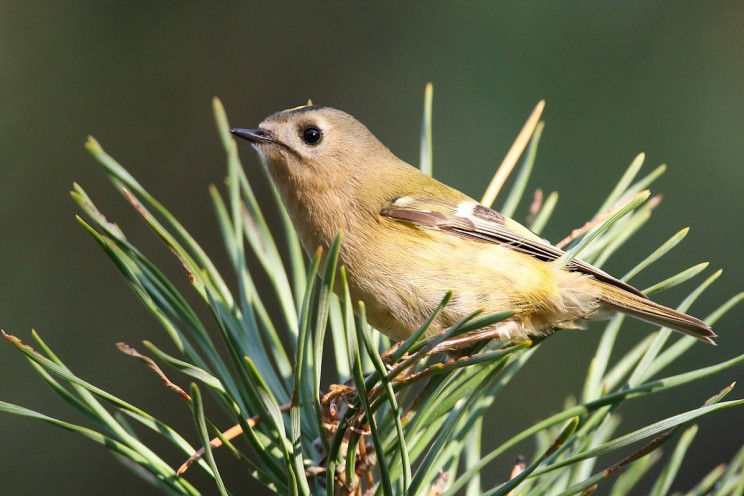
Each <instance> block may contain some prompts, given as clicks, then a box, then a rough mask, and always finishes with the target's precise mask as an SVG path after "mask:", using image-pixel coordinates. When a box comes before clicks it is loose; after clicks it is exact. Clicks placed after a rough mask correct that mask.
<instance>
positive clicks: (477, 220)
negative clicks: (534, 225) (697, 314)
mask: <svg viewBox="0 0 744 496" xmlns="http://www.w3.org/2000/svg"><path fill="white" fill-rule="evenodd" d="M380 214H381V215H383V216H385V217H389V218H391V219H394V220H397V221H401V222H407V223H410V224H415V225H418V226H421V227H425V228H430V229H438V230H441V231H444V232H449V233H452V234H454V235H457V236H462V237H466V238H471V239H475V240H479V241H484V242H489V243H498V244H501V245H504V246H508V247H509V248H511V249H513V250H516V251H519V252H521V253H525V254H527V255H530V256H532V257H535V258H537V259H538V260H542V261H544V262H552V261H555V260H557V259H558V258H560V257H561V256H562V255H564V254H565V252H564V251H563V250H561V249H560V248H557V247H555V246H553V245H551V244H550V243H549V242H548V241H546V240H544V239H542V238H541V237H539V236H538V235H537V234H535V233H533V232H532V231H530V230H529V229H527V228H526V227H524V226H522V225H521V224H519V223H518V222H516V221H514V220H512V219H510V218H508V217H505V216H503V215H502V214H500V213H499V212H497V211H495V210H492V209H490V208H488V207H485V206H483V205H480V204H478V203H476V202H465V203H460V204H452V203H448V202H446V201H442V200H439V199H434V198H415V197H411V196H405V197H400V198H396V199H395V200H394V201H392V202H390V204H389V205H387V206H386V207H385V208H383V209H382V211H381V212H380ZM566 269H567V270H570V271H575V272H582V273H584V274H588V275H591V276H593V277H594V278H595V279H598V280H600V281H602V282H605V283H608V284H611V285H612V286H616V287H618V288H621V289H624V290H625V291H629V292H631V293H633V294H636V295H638V296H643V297H644V298H645V297H646V296H645V295H644V294H643V293H642V292H641V291H639V290H637V289H636V288H634V287H633V286H631V285H629V284H627V283H624V282H623V281H620V280H619V279H616V278H614V277H612V276H611V275H609V274H608V273H606V272H604V271H603V270H600V269H598V268H597V267H594V266H593V265H590V264H588V263H586V262H584V261H582V260H579V259H573V260H571V262H569V263H568V265H566Z"/></svg>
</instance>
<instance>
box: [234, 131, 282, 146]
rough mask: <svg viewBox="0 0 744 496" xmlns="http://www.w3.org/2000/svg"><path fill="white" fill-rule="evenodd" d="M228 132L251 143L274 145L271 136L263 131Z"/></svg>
mask: <svg viewBox="0 0 744 496" xmlns="http://www.w3.org/2000/svg"><path fill="white" fill-rule="evenodd" d="M230 132H231V133H232V134H234V135H235V136H237V137H239V138H243V139H246V140H248V141H250V142H251V143H258V144H261V143H275V141H274V139H273V138H272V137H271V134H270V133H269V132H268V131H267V130H265V129H239V128H234V129H230Z"/></svg>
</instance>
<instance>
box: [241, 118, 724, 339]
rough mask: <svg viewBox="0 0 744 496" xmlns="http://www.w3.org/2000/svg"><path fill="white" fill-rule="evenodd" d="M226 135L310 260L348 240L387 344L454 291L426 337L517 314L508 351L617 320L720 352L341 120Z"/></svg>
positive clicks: (356, 274)
mask: <svg viewBox="0 0 744 496" xmlns="http://www.w3.org/2000/svg"><path fill="white" fill-rule="evenodd" d="M231 132H232V133H233V134H234V135H235V136H239V137H241V138H244V139H246V140H248V141H250V142H251V143H252V144H253V147H254V148H255V149H256V150H258V152H259V153H261V154H262V155H263V156H264V157H265V161H266V164H267V166H268V169H269V173H270V175H271V178H272V180H273V181H274V183H275V184H276V186H277V189H278V190H279V193H280V196H281V198H282V201H283V202H284V204H285V206H286V208H287V211H288V212H289V216H290V218H291V220H292V223H293V224H294V227H295V229H296V230H297V233H298V235H299V238H300V240H301V242H302V245H303V247H304V249H305V251H306V252H307V253H309V254H313V253H315V251H316V250H317V248H318V247H323V248H328V247H329V246H330V245H331V243H332V242H333V240H334V238H335V237H336V235H337V234H338V233H339V231H342V232H343V242H342V246H341V251H340V255H339V263H341V264H342V265H344V266H345V267H346V271H347V278H348V283H349V290H350V293H351V297H352V300H353V301H359V300H361V301H363V302H364V304H365V309H366V317H367V320H368V321H369V323H370V324H371V325H373V326H374V327H375V328H376V329H378V330H379V331H381V332H382V333H384V334H386V335H388V336H390V337H391V338H392V339H395V340H402V339H405V338H406V337H408V336H410V335H411V334H412V333H413V332H415V331H416V330H417V329H418V328H419V327H420V326H421V325H422V323H424V322H425V321H426V320H427V319H428V318H429V317H430V316H431V314H432V313H433V312H434V310H435V309H436V308H437V306H438V305H439V303H440V302H441V300H442V298H443V296H444V295H445V294H446V293H447V292H448V291H450V290H451V291H453V296H452V299H451V301H450V303H449V305H448V306H447V307H446V308H445V310H444V311H443V312H442V313H441V314H440V315H439V316H438V318H437V319H436V320H435V321H434V322H433V323H432V325H431V327H430V330H429V334H432V333H434V332H439V331H442V330H444V329H446V328H448V327H449V326H451V325H453V324H454V323H456V322H457V321H458V320H460V319H462V318H463V317H464V316H466V315H470V314H471V313H472V312H474V311H478V310H482V311H484V312H485V313H496V312H501V311H504V310H515V311H517V313H515V314H514V315H513V316H512V317H511V318H509V319H508V320H507V321H503V322H499V323H497V324H495V325H494V326H495V327H494V328H493V329H491V330H493V331H495V332H494V333H493V334H494V335H495V336H496V337H498V338H499V339H501V340H504V341H511V342H519V341H524V340H527V339H530V338H533V337H542V336H546V335H548V334H551V333H552V332H554V331H555V330H556V329H561V328H576V327H580V322H581V321H583V320H591V319H597V318H602V317H605V316H606V315H608V314H610V313H612V312H622V313H625V314H628V315H630V316H632V317H635V318H638V319H641V320H644V321H647V322H651V323H653V324H657V325H660V326H664V327H669V328H672V329H675V330H677V331H680V332H683V333H685V334H689V335H691V336H694V337H696V338H698V339H700V340H701V341H705V342H707V343H711V344H714V342H713V340H712V338H714V337H716V334H715V333H714V332H713V331H712V330H711V328H710V327H709V326H708V325H707V324H705V323H704V322H702V321H701V320H698V319H696V318H695V317H691V316H689V315H686V314H683V313H681V312H678V311H676V310H672V309H671V308H667V307H665V306H662V305H659V304H657V303H654V302H652V301H650V300H649V299H648V298H647V297H646V296H645V295H644V294H643V293H642V292H641V291H639V290H637V289H635V288H633V287H632V286H630V285H628V284H626V283H624V282H622V281H620V280H618V279H616V278H614V277H612V276H611V275H609V274H607V273H606V272H604V271H602V270H600V269H598V268H596V267H593V266H592V265H589V264H588V263H585V262H582V261H581V260H578V259H574V260H572V261H571V262H570V263H568V264H566V265H565V266H564V264H563V263H561V261H560V260H559V259H560V257H561V255H563V254H564V252H563V251H562V250H560V249H559V248H557V247H555V246H553V245H551V244H550V243H549V242H547V241H545V240H544V239H542V238H540V237H539V236H537V235H536V234H534V233H533V232H531V231H530V230H529V229H527V228H526V227H524V226H522V225H520V224H519V223H517V222H516V221H514V220H512V219H509V218H507V217H505V216H503V215H502V214H500V213H499V212H496V211H494V210H491V209H490V208H488V207H486V206H484V205H481V204H479V203H478V202H477V201H475V200H473V199H472V198H470V197H468V196H467V195H465V194H463V193H461V192H459V191H457V190H455V189H453V188H450V187H449V186H446V185H444V184H442V183H440V182H439V181H437V180H435V179H432V178H431V177H429V176H427V175H426V174H424V173H422V172H421V171H419V170H418V169H416V168H415V167H412V166H410V165H408V164H407V163H405V162H404V161H402V160H400V159H399V158H398V157H396V156H395V155H393V153H391V152H390V150H388V149H387V148H386V147H385V145H383V144H382V143H381V142H380V141H379V140H378V139H377V138H376V137H375V136H374V135H373V134H372V133H371V132H370V131H369V130H368V129H367V128H366V127H365V126H364V125H363V124H362V123H360V122H359V121H357V120H356V119H355V118H354V117H352V116H351V115H349V114H347V113H345V112H342V111H340V110H336V109H333V108H330V107H323V106H314V105H309V106H304V107H298V108H295V109H290V110H284V111H282V112H277V113H275V114H273V115H271V116H269V117H268V118H266V120H264V121H263V122H262V123H261V124H260V125H259V127H258V128H257V129H232V130H231Z"/></svg>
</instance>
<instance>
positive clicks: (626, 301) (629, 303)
mask: <svg viewBox="0 0 744 496" xmlns="http://www.w3.org/2000/svg"><path fill="white" fill-rule="evenodd" d="M593 282H594V283H595V284H597V285H600V286H601V289H600V290H599V294H600V295H601V296H600V300H601V301H602V302H603V303H604V304H605V305H608V306H609V307H610V308H611V309H612V310H615V311H618V312H622V313H624V314H627V315H630V316H631V317H635V318H637V319H640V320H643V321H646V322H650V323H652V324H656V325H660V326H662V327H669V328H670V329H674V330H675V331H679V332H682V333H684V334H688V335H690V336H692V337H694V338H697V339H699V340H700V341H704V342H706V343H710V344H713V345H715V344H716V343H715V342H714V341H713V338H715V337H718V336H717V335H716V333H715V332H713V329H711V328H710V326H709V325H708V324H706V323H705V322H703V321H702V320H700V319H696V318H695V317H692V316H690V315H687V314H684V313H682V312H678V311H677V310H673V309H671V308H667V307H665V306H664V305H659V304H658V303H654V302H653V301H651V300H649V299H646V298H644V297H642V296H639V295H635V294H632V293H629V292H628V291H625V290H623V289H621V288H618V287H615V286H611V285H609V284H607V283H604V282H600V281H593Z"/></svg>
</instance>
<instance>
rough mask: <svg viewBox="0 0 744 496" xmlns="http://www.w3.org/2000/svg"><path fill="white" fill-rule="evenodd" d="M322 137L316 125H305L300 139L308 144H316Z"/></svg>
mask: <svg viewBox="0 0 744 496" xmlns="http://www.w3.org/2000/svg"><path fill="white" fill-rule="evenodd" d="M322 138H323V133H321V132H320V129H318V128H317V127H306V128H305V129H303V130H302V140H303V141H304V142H305V143H307V144H308V145H317V144H318V143H320V140H321V139H322Z"/></svg>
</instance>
